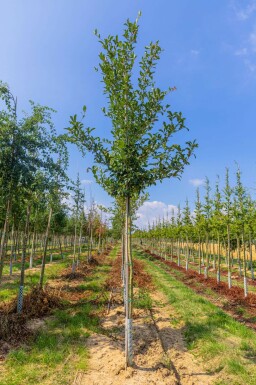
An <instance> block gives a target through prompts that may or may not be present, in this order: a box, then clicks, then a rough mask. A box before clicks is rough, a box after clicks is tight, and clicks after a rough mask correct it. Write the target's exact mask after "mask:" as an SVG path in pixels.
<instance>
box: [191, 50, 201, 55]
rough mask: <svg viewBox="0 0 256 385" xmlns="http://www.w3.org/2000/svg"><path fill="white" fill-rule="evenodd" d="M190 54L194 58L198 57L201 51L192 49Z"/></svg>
mask: <svg viewBox="0 0 256 385" xmlns="http://www.w3.org/2000/svg"><path fill="white" fill-rule="evenodd" d="M190 53H191V55H193V56H197V55H199V53H200V51H198V50H197V49H191V51H190Z"/></svg>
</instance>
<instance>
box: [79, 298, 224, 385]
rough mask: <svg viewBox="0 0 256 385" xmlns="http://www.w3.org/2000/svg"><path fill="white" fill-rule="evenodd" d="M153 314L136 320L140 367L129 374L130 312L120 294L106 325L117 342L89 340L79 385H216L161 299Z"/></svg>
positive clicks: (144, 313) (102, 338) (98, 338)
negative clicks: (174, 325) (126, 339)
mask: <svg viewBox="0 0 256 385" xmlns="http://www.w3.org/2000/svg"><path fill="white" fill-rule="evenodd" d="M152 299H153V308H152V310H151V311H149V310H144V309H136V310H135V315H134V323H133V325H134V338H133V340H134V367H133V368H128V370H127V371H125V370H124V353H123V352H124V327H123V325H124V311H123V307H122V306H121V296H120V294H117V295H115V297H114V305H113V306H112V307H111V309H110V312H109V313H108V314H107V315H106V317H105V319H104V321H103V325H102V326H103V327H104V328H105V329H107V330H108V331H109V332H113V337H112V338H111V337H108V336H106V335H99V334H94V335H91V336H90V337H89V338H88V340H87V346H88V348H89V354H90V359H89V368H88V371H87V372H86V373H82V372H80V373H77V375H76V377H75V379H74V382H73V385H88V384H90V385H135V384H136V385H179V384H180V385H210V384H213V382H214V381H216V379H217V378H216V376H213V375H210V374H207V373H206V371H205V370H204V368H203V366H202V364H200V362H198V361H196V360H195V358H194V357H193V355H192V354H190V353H189V352H187V350H186V348H185V343H184V340H183V336H182V328H180V327H179V328H177V329H174V328H172V327H170V317H171V315H174V310H173V309H172V307H171V306H170V305H169V304H168V303H167V300H166V298H165V297H164V296H163V295H162V294H160V293H155V294H153V295H152Z"/></svg>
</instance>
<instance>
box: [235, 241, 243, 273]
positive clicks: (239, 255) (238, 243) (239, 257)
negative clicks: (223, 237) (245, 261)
mask: <svg viewBox="0 0 256 385" xmlns="http://www.w3.org/2000/svg"><path fill="white" fill-rule="evenodd" d="M236 245H237V262H238V269H239V277H241V276H242V267H241V250H240V237H239V236H237V238H236Z"/></svg>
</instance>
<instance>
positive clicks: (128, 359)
mask: <svg viewBox="0 0 256 385" xmlns="http://www.w3.org/2000/svg"><path fill="white" fill-rule="evenodd" d="M125 294H126V298H125V363H126V367H127V366H131V365H132V362H133V352H132V300H133V269H132V254H131V213H130V197H129V196H128V197H126V210H125Z"/></svg>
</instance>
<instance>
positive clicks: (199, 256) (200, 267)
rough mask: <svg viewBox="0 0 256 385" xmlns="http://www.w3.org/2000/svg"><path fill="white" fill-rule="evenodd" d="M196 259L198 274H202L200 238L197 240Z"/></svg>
mask: <svg viewBox="0 0 256 385" xmlns="http://www.w3.org/2000/svg"><path fill="white" fill-rule="evenodd" d="M198 258H199V271H198V272H199V274H201V273H202V261H201V238H200V236H199V239H198Z"/></svg>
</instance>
